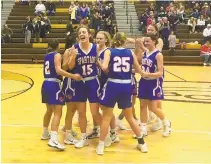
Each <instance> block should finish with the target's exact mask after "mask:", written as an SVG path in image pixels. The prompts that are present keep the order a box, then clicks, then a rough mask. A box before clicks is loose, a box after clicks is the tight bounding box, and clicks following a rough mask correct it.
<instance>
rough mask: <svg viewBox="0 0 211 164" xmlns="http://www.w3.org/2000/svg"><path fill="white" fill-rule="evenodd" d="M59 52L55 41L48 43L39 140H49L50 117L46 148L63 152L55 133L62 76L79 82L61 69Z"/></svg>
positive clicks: (61, 103)
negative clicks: (45, 109)
mask: <svg viewBox="0 0 211 164" xmlns="http://www.w3.org/2000/svg"><path fill="white" fill-rule="evenodd" d="M58 52H59V42H58V40H56V39H53V40H50V41H49V43H48V54H47V55H46V56H45V58H44V67H43V74H44V78H45V80H44V82H43V84H42V89H41V93H42V103H45V104H46V107H47V111H46V113H45V115H44V119H43V134H42V137H41V139H49V132H48V126H49V123H50V119H51V115H52V113H54V117H53V119H52V122H51V134H50V140H49V142H48V146H50V147H54V148H57V149H59V150H65V147H64V146H63V145H61V144H60V143H59V142H58V137H57V132H58V127H59V123H60V119H61V116H62V105H64V95H63V92H62V90H61V87H60V86H61V82H62V76H65V77H69V78H72V79H75V80H81V79H82V78H81V76H80V75H78V74H71V73H68V72H66V71H64V70H62V69H61V55H60V54H59V53H58Z"/></svg>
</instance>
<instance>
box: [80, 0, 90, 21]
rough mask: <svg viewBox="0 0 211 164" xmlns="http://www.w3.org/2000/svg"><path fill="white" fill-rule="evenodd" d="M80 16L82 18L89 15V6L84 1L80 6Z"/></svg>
mask: <svg viewBox="0 0 211 164" xmlns="http://www.w3.org/2000/svg"><path fill="white" fill-rule="evenodd" d="M79 12H80V17H81V19H84V18H87V17H88V15H89V11H88V8H87V7H86V4H85V3H83V4H82V6H81V7H80V8H79Z"/></svg>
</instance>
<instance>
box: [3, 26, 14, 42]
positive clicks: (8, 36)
mask: <svg viewBox="0 0 211 164" xmlns="http://www.w3.org/2000/svg"><path fill="white" fill-rule="evenodd" d="M12 34H13V32H12V30H11V29H10V28H9V27H8V26H7V24H5V25H4V27H3V30H2V31H1V37H2V43H11V36H12Z"/></svg>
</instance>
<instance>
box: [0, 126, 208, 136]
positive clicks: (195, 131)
mask: <svg viewBox="0 0 211 164" xmlns="http://www.w3.org/2000/svg"><path fill="white" fill-rule="evenodd" d="M1 127H23V128H42V126H41V125H27V124H1ZM62 127H63V126H62V125H60V126H59V128H62ZM76 128H78V129H79V127H76ZM59 131H60V129H59ZM122 131H124V130H122ZM125 131H132V129H130V128H127V129H126V130H125ZM158 131H162V130H158ZM172 133H192V134H207V135H211V131H199V130H176V129H172Z"/></svg>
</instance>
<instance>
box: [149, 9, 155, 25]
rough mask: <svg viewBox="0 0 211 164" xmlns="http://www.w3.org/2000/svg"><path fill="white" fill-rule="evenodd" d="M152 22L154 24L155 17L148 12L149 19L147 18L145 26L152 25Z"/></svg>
mask: <svg viewBox="0 0 211 164" xmlns="http://www.w3.org/2000/svg"><path fill="white" fill-rule="evenodd" d="M153 22H154V23H156V20H155V16H154V13H153V11H150V14H149V17H148V18H147V26H149V25H151V24H153Z"/></svg>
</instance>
